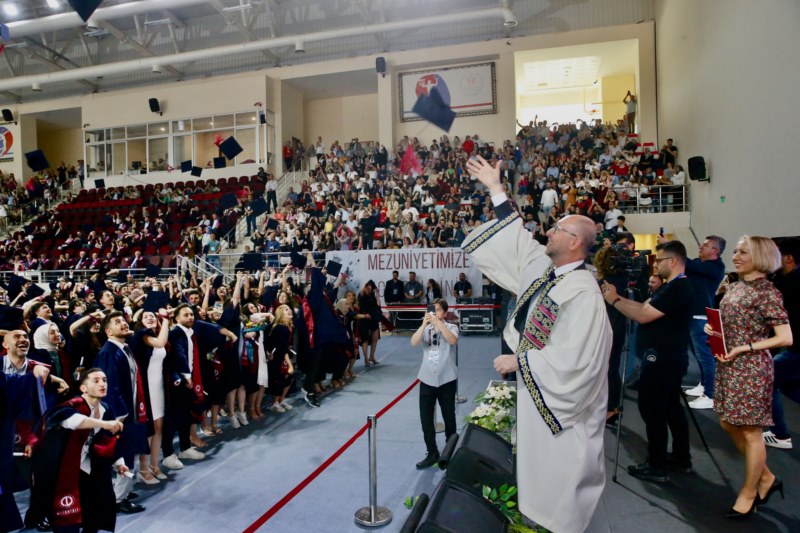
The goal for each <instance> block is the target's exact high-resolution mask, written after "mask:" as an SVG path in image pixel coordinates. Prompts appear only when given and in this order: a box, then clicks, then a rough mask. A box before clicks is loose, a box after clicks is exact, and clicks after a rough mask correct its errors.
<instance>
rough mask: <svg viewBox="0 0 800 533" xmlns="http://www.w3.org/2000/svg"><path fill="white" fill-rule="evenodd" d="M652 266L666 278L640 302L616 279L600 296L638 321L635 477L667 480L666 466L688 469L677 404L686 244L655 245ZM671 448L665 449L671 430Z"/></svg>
mask: <svg viewBox="0 0 800 533" xmlns="http://www.w3.org/2000/svg"><path fill="white" fill-rule="evenodd" d="M656 268H657V271H658V274H659V276H661V277H662V278H663V279H665V280H666V283H665V284H664V286H663V287H661V288H660V289H659V290H658V292H656V293H655V294H654V295H653V298H651V299H650V300H648V301H647V302H644V303H640V302H636V301H633V300H628V299H626V298H622V297H620V296H619V295H618V293H617V289H616V287H615V286H614V285H611V284H609V283H604V284H603V297H604V298H605V300H606V302H607V303H608V304H609V305H611V306H612V307H613V308H615V309H616V310H617V311H619V312H620V313H622V314H623V315H625V316H626V317H628V318H630V319H631V320H635V321H636V322H638V323H639V324H640V327H639V334H638V339H637V345H638V346H637V348H638V351H639V352H640V353H642V354H643V355H644V362H643V366H642V374H641V377H640V383H639V413H640V414H641V415H642V419H643V420H644V423H645V427H646V429H647V441H648V446H647V448H648V459H647V461H646V462H644V463H642V464H640V465H636V466H629V467H628V472H629V473H630V474H631V475H632V476H633V477H636V478H639V479H643V480H645V481H654V482H657V483H666V482H668V481H669V475H668V474H667V466H670V467H675V468H676V469H679V470H680V471H683V472H684V473H689V472H691V471H692V462H691V456H690V454H689V427H688V424H687V422H686V415H685V414H684V412H683V409H682V407H681V379H682V378H683V376H684V375H685V374H686V369H687V367H688V364H689V360H688V351H687V348H688V345H689V331H690V328H691V323H692V305H693V303H694V293H693V289H692V284H691V283H690V282H689V278H687V277H686V274H685V268H686V247H685V246H684V245H683V244H682V243H681V242H680V241H669V242H665V243H663V244H659V245H658V246H657V247H656ZM668 428H669V430H670V431H672V454H671V455H669V454H667V444H668V440H669V431H668Z"/></svg>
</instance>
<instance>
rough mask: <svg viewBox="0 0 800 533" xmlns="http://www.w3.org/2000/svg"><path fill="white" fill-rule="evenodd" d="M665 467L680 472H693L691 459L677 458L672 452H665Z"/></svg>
mask: <svg viewBox="0 0 800 533" xmlns="http://www.w3.org/2000/svg"><path fill="white" fill-rule="evenodd" d="M666 464H667V468H668V469H670V470H673V471H675V472H678V473H680V474H694V468H692V461H691V459H678V458H677V457H675V456H674V455H673V454H672V453H668V454H667V463H666Z"/></svg>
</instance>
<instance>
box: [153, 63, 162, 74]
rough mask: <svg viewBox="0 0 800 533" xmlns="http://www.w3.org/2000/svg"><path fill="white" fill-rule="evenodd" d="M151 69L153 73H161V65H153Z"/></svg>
mask: <svg viewBox="0 0 800 533" xmlns="http://www.w3.org/2000/svg"><path fill="white" fill-rule="evenodd" d="M151 70H152V72H153V74H161V65H153V68H152V69H151Z"/></svg>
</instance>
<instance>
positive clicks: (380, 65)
mask: <svg viewBox="0 0 800 533" xmlns="http://www.w3.org/2000/svg"><path fill="white" fill-rule="evenodd" d="M375 71H376V72H377V73H378V74H380V75H381V76H383V77H384V78H385V77H386V58H385V57H383V56H379V57H376V58H375Z"/></svg>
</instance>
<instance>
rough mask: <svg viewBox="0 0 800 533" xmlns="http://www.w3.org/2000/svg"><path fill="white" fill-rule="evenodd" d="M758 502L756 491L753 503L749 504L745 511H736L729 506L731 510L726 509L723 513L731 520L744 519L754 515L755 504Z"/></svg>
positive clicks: (755, 510)
mask: <svg viewBox="0 0 800 533" xmlns="http://www.w3.org/2000/svg"><path fill="white" fill-rule="evenodd" d="M758 503H760V502H759V497H758V493H756V497H755V499H754V500H753V505H751V506H750V509H749V510H748V511H747V512H746V513H740V512H739V511H737V510H736V509H734V508H733V507H731V510H730V511H728V512H727V513H725V518H729V519H731V520H744V519H747V518H750V517H751V516H752V515H754V514H755V513H756V512H757V508H756V505H757V504H758Z"/></svg>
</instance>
